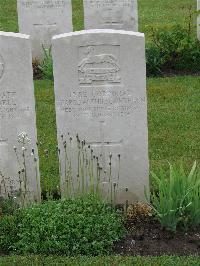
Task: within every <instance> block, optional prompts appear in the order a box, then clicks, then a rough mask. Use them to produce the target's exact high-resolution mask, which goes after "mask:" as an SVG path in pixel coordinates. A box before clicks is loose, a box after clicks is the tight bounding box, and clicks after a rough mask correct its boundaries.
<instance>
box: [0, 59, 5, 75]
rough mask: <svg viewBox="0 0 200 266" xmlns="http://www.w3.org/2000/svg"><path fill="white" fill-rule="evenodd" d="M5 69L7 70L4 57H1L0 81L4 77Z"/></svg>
mask: <svg viewBox="0 0 200 266" xmlns="http://www.w3.org/2000/svg"><path fill="white" fill-rule="evenodd" d="M4 68H5V63H4V60H3V57H2V56H1V55H0V79H1V78H2V76H3V73H4Z"/></svg>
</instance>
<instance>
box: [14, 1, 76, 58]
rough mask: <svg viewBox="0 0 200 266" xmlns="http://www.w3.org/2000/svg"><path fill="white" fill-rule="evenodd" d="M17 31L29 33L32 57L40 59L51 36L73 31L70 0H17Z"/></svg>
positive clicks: (48, 45) (49, 42)
mask: <svg viewBox="0 0 200 266" xmlns="http://www.w3.org/2000/svg"><path fill="white" fill-rule="evenodd" d="M17 6H18V22H19V32H21V33H24V34H29V35H31V40H32V54H33V58H36V59H41V58H43V55H44V49H43V47H44V48H47V49H49V48H50V47H51V38H52V37H53V36H54V35H56V34H60V33H65V32H70V31H73V27H72V6H71V0H17Z"/></svg>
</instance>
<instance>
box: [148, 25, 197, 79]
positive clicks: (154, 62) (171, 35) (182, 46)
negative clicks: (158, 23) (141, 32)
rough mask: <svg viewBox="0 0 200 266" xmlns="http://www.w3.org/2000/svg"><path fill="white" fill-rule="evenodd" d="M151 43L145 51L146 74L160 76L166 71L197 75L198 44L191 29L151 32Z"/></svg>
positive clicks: (178, 27) (176, 26) (173, 28)
mask: <svg viewBox="0 0 200 266" xmlns="http://www.w3.org/2000/svg"><path fill="white" fill-rule="evenodd" d="M151 38H152V43H151V44H150V45H149V47H147V49H146V57H147V74H148V75H150V76H156V75H162V74H163V72H165V71H167V70H171V71H186V72H193V73H198V72H199V71H200V42H199V41H198V40H197V39H195V38H194V37H193V36H192V33H191V29H190V28H189V29H186V28H184V27H183V26H181V25H175V26H173V27H171V28H166V29H158V30H154V29H152V31H151Z"/></svg>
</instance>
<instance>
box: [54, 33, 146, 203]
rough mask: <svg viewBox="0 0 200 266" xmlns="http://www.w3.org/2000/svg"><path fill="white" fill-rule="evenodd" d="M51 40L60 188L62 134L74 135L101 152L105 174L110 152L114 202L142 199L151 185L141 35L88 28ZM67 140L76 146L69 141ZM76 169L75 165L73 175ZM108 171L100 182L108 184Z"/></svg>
mask: <svg viewBox="0 0 200 266" xmlns="http://www.w3.org/2000/svg"><path fill="white" fill-rule="evenodd" d="M52 43H53V46H52V48H53V50H52V51H53V59H54V79H55V96H56V114H57V132H58V143H59V150H60V167H61V176H62V180H61V188H63V187H65V186H66V178H67V177H66V176H67V174H68V173H69V172H68V170H67V169H66V158H67V155H66V153H67V152H68V148H69V147H66V144H65V139H66V138H67V136H68V133H69V134H70V136H75V135H76V134H78V135H79V136H80V138H81V139H84V140H85V144H84V145H87V146H89V147H90V149H92V151H94V153H95V154H99V158H101V167H102V168H103V169H102V170H103V171H102V172H103V173H109V167H110V166H109V157H110V154H112V182H113V184H115V185H116V186H117V189H118V193H117V195H118V196H117V198H118V202H121V203H125V201H126V200H129V202H132V201H137V200H144V199H145V197H144V187H146V189H147V191H148V185H149V181H148V179H149V172H148V129H147V99H146V66H145V38H144V34H142V33H135V32H129V31H116V30H103V29H100V30H88V31H81V32H75V33H69V34H62V35H58V36H54V38H53V40H52ZM83 143H84V142H83ZM70 145H71V146H72V147H70V149H72V150H73V149H76V144H74V143H73V141H72V143H71V144H70ZM118 154H119V155H120V160H121V161H120V167H119V164H118V163H119V161H118V160H119V156H118ZM73 161H74V160H72V162H73ZM119 168H120V170H119ZM76 171H78V169H77V164H76V165H75V170H74V173H73V178H74V179H76V176H77V172H76ZM119 172H120V177H119V176H118V174H119ZM105 175H106V174H105ZM108 175H109V174H108ZM108 175H106V176H105V178H103V179H102V180H101V182H102V184H105V183H106V182H107V183H109V180H108V179H109V178H110V176H109V177H108ZM118 179H119V180H118ZM62 192H63V191H62Z"/></svg>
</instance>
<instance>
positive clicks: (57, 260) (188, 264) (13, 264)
mask: <svg viewBox="0 0 200 266" xmlns="http://www.w3.org/2000/svg"><path fill="white" fill-rule="evenodd" d="M0 265H1V266H18V265H20V266H25V265H26V266H40V265H52V266H54V265H55V266H56V265H59V266H64V265H65V266H71V265H73V266H79V265H81V266H108V265H112V266H118V265H119V266H147V265H148V266H155V265H156V266H172V265H176V266H198V265H200V259H199V257H195V256H194V257H192V256H191V257H168V256H163V257H154V258H153V257H147V258H144V257H135V258H133V257H120V256H118V257H78V258H67V257H36V256H32V257H28V256H27V257H14V256H13V257H3V258H0Z"/></svg>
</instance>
